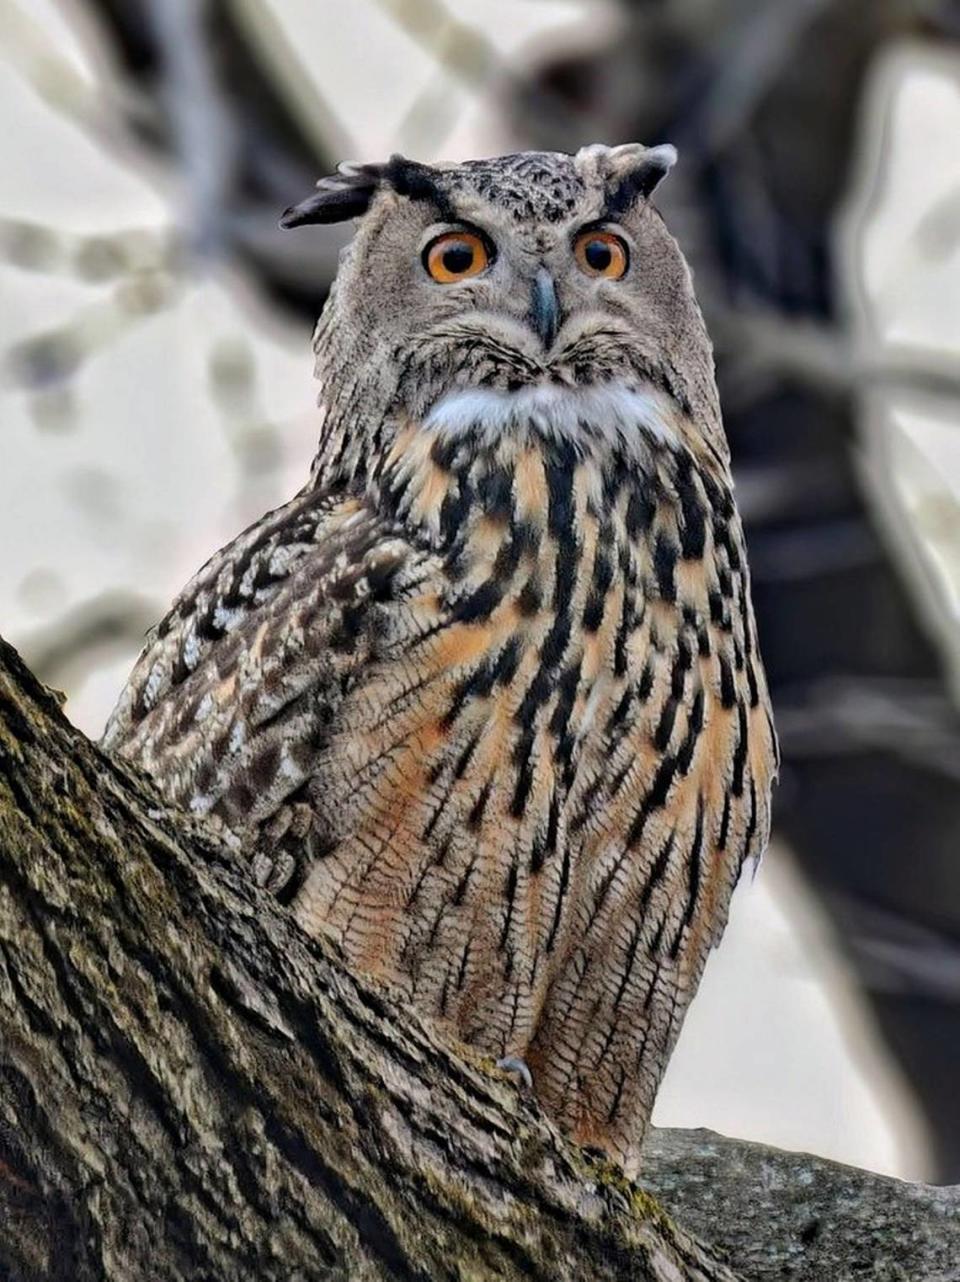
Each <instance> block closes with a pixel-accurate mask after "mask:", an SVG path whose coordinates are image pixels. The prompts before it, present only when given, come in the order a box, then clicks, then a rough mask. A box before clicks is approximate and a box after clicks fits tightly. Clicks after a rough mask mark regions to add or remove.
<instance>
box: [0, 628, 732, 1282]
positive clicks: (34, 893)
mask: <svg viewBox="0 0 960 1282" xmlns="http://www.w3.org/2000/svg"><path fill="white" fill-rule="evenodd" d="M0 1277H3V1278H4V1279H6V1278H11V1277H12V1278H14V1279H17V1280H18V1282H19V1280H20V1279H28V1278H50V1279H53V1278H56V1279H64V1280H66V1279H71V1282H86V1280H88V1279H89V1280H90V1282H113V1280H114V1279H116V1280H117V1282H120V1280H122V1282H138V1280H139V1279H144V1280H146V1279H149V1280H150V1282H165V1280H166V1279H170V1282H183V1280H184V1279H201V1278H202V1279H211V1280H212V1279H216V1280H217V1282H226V1280H227V1279H241V1278H242V1279H250V1278H257V1279H258V1280H262V1282H266V1280H267V1279H273V1278H276V1279H281V1278H282V1279H284V1280H285V1282H286V1280H288V1279H290V1280H292V1279H300V1280H302V1282H306V1280H307V1279H311V1280H312V1279H320V1278H323V1279H352V1280H355V1282H363V1280H364V1279H383V1278H389V1279H402V1280H403V1282H434V1280H435V1279H447V1278H449V1279H461V1280H463V1282H466V1280H467V1279H470V1280H471V1282H480V1280H481V1279H488V1278H543V1279H551V1280H552V1279H556V1278H558V1277H559V1278H571V1279H573V1278H577V1279H613V1278H618V1279H619V1278H631V1279H657V1280H661V1279H662V1280H664V1282H666V1280H667V1279H669V1280H670V1282H680V1280H681V1279H691V1280H693V1279H696V1280H697V1282H710V1280H715V1282H721V1280H725V1282H726V1280H730V1279H733V1277H734V1275H733V1274H732V1273H731V1272H729V1271H728V1270H727V1269H726V1268H725V1267H723V1266H722V1265H721V1264H719V1263H717V1262H716V1261H714V1260H712V1259H711V1258H710V1256H709V1254H708V1253H707V1252H706V1250H704V1249H702V1248H701V1247H700V1246H698V1245H697V1244H696V1243H695V1242H694V1241H693V1240H692V1239H691V1238H689V1237H688V1236H687V1235H686V1234H685V1233H683V1232H682V1231H681V1230H680V1229H678V1228H677V1227H676V1226H674V1224H673V1223H672V1222H671V1221H670V1220H669V1219H668V1218H667V1216H666V1215H665V1214H664V1213H663V1212H662V1211H661V1210H660V1209H659V1207H658V1206H657V1204H656V1203H655V1202H654V1200H653V1199H652V1198H651V1197H650V1196H649V1195H648V1194H645V1193H643V1192H642V1191H641V1190H640V1189H638V1188H636V1187H634V1186H631V1185H628V1184H626V1183H625V1182H624V1181H623V1180H622V1178H620V1177H619V1176H618V1175H617V1174H616V1173H615V1172H614V1171H613V1170H611V1169H610V1168H606V1167H604V1166H602V1165H599V1164H597V1163H594V1162H592V1161H590V1160H588V1159H587V1158H586V1157H585V1156H584V1155H583V1154H581V1153H580V1152H578V1151H577V1150H576V1149H575V1148H573V1147H572V1146H570V1145H568V1144H566V1143H564V1142H563V1141H562V1140H561V1139H560V1138H559V1136H558V1135H557V1134H556V1132H555V1131H554V1130H553V1129H552V1128H551V1127H550V1126H549V1125H548V1124H547V1123H546V1122H545V1121H544V1119H543V1118H541V1117H540V1115H539V1114H538V1112H537V1110H536V1108H535V1107H534V1105H533V1104H532V1102H530V1101H528V1100H525V1099H523V1098H522V1097H521V1096H520V1095H519V1094H518V1093H517V1090H516V1089H515V1088H514V1087H513V1086H512V1085H511V1084H510V1083H509V1082H506V1081H503V1080H501V1079H500V1078H499V1076H498V1075H497V1074H496V1072H495V1071H494V1070H492V1069H491V1067H490V1066H487V1065H485V1064H484V1063H483V1062H482V1061H480V1060H476V1061H475V1062H468V1061H467V1060H464V1059H462V1058H460V1057H458V1056H457V1055H456V1054H454V1053H452V1052H451V1050H450V1049H448V1048H446V1047H444V1045H443V1044H442V1043H441V1042H440V1041H438V1040H436V1039H435V1037H434V1036H433V1035H432V1034H431V1032H430V1030H429V1029H427V1028H426V1027H425V1026H423V1025H422V1024H421V1023H419V1022H418V1021H417V1020H416V1019H414V1018H412V1017H409V1016H407V1015H406V1014H404V1013H403V1012H401V1011H399V1010H398V1009H396V1008H394V1007H392V1006H391V1005H390V1003H389V1002H388V1001H386V1000H385V999H384V997H383V995H381V994H378V993H376V992H374V991H372V990H370V989H368V988H365V987H364V986H362V985H361V984H359V983H358V982H357V981H356V980H355V979H353V978H352V977H351V976H350V975H349V974H347V973H346V971H345V970H344V969H342V968H341V967H340V966H339V965H338V964H337V960H336V958H335V957H333V956H332V955H331V954H330V953H329V952H328V951H326V950H325V949H323V948H322V947H318V946H317V945H316V944H315V943H313V942H311V941H310V940H308V939H307V938H306V937H305V936H303V935H302V934H301V933H300V932H299V930H298V929H297V928H296V927H295V925H294V924H293V922H292V921H291V920H290V919H289V918H288V917H287V916H285V915H284V912H283V910H282V909H278V908H277V907H276V906H275V905H274V904H273V903H272V902H271V901H270V900H269V899H268V898H267V897H266V896H265V895H264V894H262V893H258V892H257V891H256V890H255V889H254V888H252V887H251V886H250V885H249V883H248V881H247V879H246V878H245V877H244V876H243V875H242V870H241V869H240V868H238V867H237V866H235V864H234V860H233V857H232V856H231V854H230V852H229V851H228V850H226V849H225V848H222V847H220V846H218V844H217V842H216V839H215V837H213V836H211V834H210V833H208V832H204V831H201V830H200V828H199V827H196V826H191V824H190V821H189V820H185V819H184V818H183V817H181V816H173V815H171V814H169V813H168V812H167V811H166V810H165V809H164V807H163V806H162V805H161V804H160V803H159V801H158V800H157V798H156V797H155V796H153V795H151V792H150V789H149V788H148V787H147V786H146V785H145V784H144V783H143V782H142V781H140V780H138V779H134V778H133V777H132V776H130V775H129V774H127V773H126V772H125V771H124V770H122V769H121V768H120V767H119V766H118V765H117V764H116V763H114V762H111V761H109V760H107V759H105V758H104V757H103V756H101V755H100V753H99V752H98V751H97V750H96V748H95V747H93V746H92V745H91V744H90V743H89V742H88V741H86V740H85V739H84V737H83V736H82V735H81V734H79V732H77V731H76V730H74V729H73V728H72V727H71V726H70V725H69V724H68V723H67V721H66V720H65V719H64V717H63V716H62V715H61V713H60V709H59V706H58V704H57V701H56V699H55V697H54V696H53V695H52V694H51V693H50V692H49V691H46V690H45V689H43V688H42V687H41V686H40V685H39V684H38V683H37V682H36V680H35V679H34V678H33V677H32V676H31V675H30V673H29V672H28V671H27V670H26V668H25V667H24V666H23V664H22V663H21V662H20V660H19V659H18V657H17V656H16V654H15V653H14V652H13V651H12V650H11V649H10V648H9V647H7V646H6V645H4V644H3V643H0Z"/></svg>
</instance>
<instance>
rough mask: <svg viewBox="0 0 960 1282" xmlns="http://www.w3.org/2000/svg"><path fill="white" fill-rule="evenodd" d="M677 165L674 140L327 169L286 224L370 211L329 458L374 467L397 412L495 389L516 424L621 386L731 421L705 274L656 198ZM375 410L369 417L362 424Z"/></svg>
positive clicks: (358, 252)
mask: <svg viewBox="0 0 960 1282" xmlns="http://www.w3.org/2000/svg"><path fill="white" fill-rule="evenodd" d="M675 160H676V152H675V150H674V148H673V147H671V146H669V145H663V146H658V147H644V146H641V145H640V144H627V145H624V146H618V147H606V146H602V145H599V144H596V145H592V146H588V147H584V148H582V149H581V150H580V151H578V152H577V153H576V154H575V155H565V154H562V153H556V152H522V153H519V154H516V155H509V156H499V157H493V158H490V159H486V160H471V161H466V162H463V163H460V164H437V165H425V164H421V163H418V162H415V161H411V160H407V159H404V158H403V157H400V156H395V157H394V158H393V159H392V160H390V161H389V162H388V163H386V164H378V165H372V164H364V165H354V164H344V165H341V166H340V167H339V169H338V171H337V173H336V174H335V175H333V176H331V177H329V178H324V179H322V180H321V181H320V183H318V185H317V189H316V191H315V192H314V193H313V194H311V195H310V196H309V197H308V198H307V199H306V200H305V201H303V202H302V203H301V204H299V205H295V206H293V207H292V208H291V209H289V210H287V212H286V214H285V215H284V217H283V219H282V225H283V226H285V227H295V226H299V225H301V224H305V223H335V222H341V221H344V220H347V219H352V218H355V219H358V220H359V221H358V229H357V234H356V235H355V237H354V239H353V241H352V242H351V244H350V245H349V246H348V248H347V249H346V250H345V251H344V253H343V255H342V258H341V264H340V270H339V272H338V275H337V281H336V284H335V287H334V290H333V291H332V293H331V296H330V299H329V300H328V303H327V307H326V308H325V310H324V314H323V316H322V317H321V321H320V323H319V325H318V328H317V336H316V351H317V374H318V377H319V378H320V380H321V384H322V390H321V403H322V405H323V408H324V410H325V413H326V415H327V420H328V421H327V424H326V429H325V432H324V436H325V438H326V440H325V441H322V442H321V454H322V455H323V454H324V453H326V455H327V457H328V459H332V456H335V457H336V461H337V467H338V470H340V471H341V473H342V472H343V471H344V469H345V470H346V471H347V472H352V473H357V472H360V473H362V472H364V471H365V470H366V468H367V467H368V465H369V462H370V454H371V452H372V451H373V450H375V449H376V447H377V445H378V444H379V445H380V446H381V447H382V445H383V444H385V443H386V442H385V441H384V440H383V439H382V438H383V434H384V430H385V429H384V427H383V425H384V424H385V423H389V421H390V419H391V415H393V416H394V417H396V415H397V414H402V415H406V416H409V417H411V418H413V419H414V420H418V421H425V420H426V419H428V418H429V416H430V415H431V413H433V414H435V415H436V413H438V412H439V411H438V410H437V407H438V406H442V407H447V410H448V412H449V413H450V414H454V413H455V412H456V410H457V407H458V406H459V407H460V409H461V412H462V413H467V414H470V413H475V411H476V407H477V404H478V402H479V399H480V397H481V396H486V397H487V400H488V403H495V404H496V405H499V406H500V407H501V410H500V412H499V419H498V422H499V423H500V425H501V426H504V425H506V424H508V423H509V412H508V411H507V410H505V409H503V408H502V407H505V406H509V405H510V404H513V403H516V404H518V405H520V404H533V403H535V402H536V403H538V404H541V405H543V406H548V405H554V406H556V405H561V404H567V403H573V402H572V401H570V398H569V396H568V395H567V394H568V393H571V392H573V393H580V394H581V396H590V395H594V394H597V393H599V392H600V391H602V390H603V389H609V388H616V389H617V394H618V395H619V394H621V393H624V394H627V395H629V394H630V391H631V389H638V388H647V389H650V388H653V389H656V390H657V391H658V392H659V393H660V394H661V395H662V396H664V397H666V398H669V399H670V401H671V402H672V403H675V404H676V405H677V406H678V407H679V408H680V409H681V410H682V411H683V412H684V413H685V414H686V415H688V416H691V417H693V418H699V419H701V420H702V421H706V422H712V421H713V420H714V419H716V418H717V410H716V394H715V387H714V382H713V366H712V356H711V351H710V345H709V341H708V339H707V336H706V333H705V330H704V326H703V322H702V318H701V315H700V312H699V309H698V307H697V304H696V301H695V299H694V294H693V288H692V282H691V277H690V272H689V269H688V267H687V264H686V261H685V259H684V257H683V255H682V253H681V251H680V249H679V247H678V245H677V243H676V241H675V240H674V239H673V237H672V236H671V235H670V233H669V232H668V231H667V229H666V226H665V225H664V222H663V220H662V218H661V217H660V215H659V214H658V213H657V211H656V209H655V208H654V207H653V205H652V204H651V196H652V195H653V192H654V190H655V189H656V187H657V185H658V184H659V183H660V181H661V180H662V179H663V178H664V177H665V175H666V174H667V173H668V172H669V171H670V169H671V167H672V166H673V164H674V162H675ZM345 396H346V397H347V398H348V399H349V401H350V405H349V407H348V406H347V405H345V404H341V403H340V402H341V401H342V400H343V398H344V397H345ZM490 398H499V399H497V400H495V401H491V399H490ZM471 406H472V407H473V408H472V409H471V408H470V407H471ZM361 407H362V408H361ZM348 414H349V415H351V416H352V419H351V422H352V424H353V426H351V427H350V428H349V430H348V429H347V426H346V422H345V415H348ZM358 414H359V415H360V417H361V418H363V419H369V420H370V422H367V423H366V427H365V428H363V427H361V428H360V429H359V430H358V426H357V417H358ZM371 433H374V434H375V435H376V439H371Z"/></svg>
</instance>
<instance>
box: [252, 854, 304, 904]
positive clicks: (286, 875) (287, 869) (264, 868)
mask: <svg viewBox="0 0 960 1282" xmlns="http://www.w3.org/2000/svg"><path fill="white" fill-rule="evenodd" d="M250 869H251V872H252V874H253V880H254V881H255V882H256V884H257V885H258V886H262V887H263V889H264V890H267V891H269V892H270V894H271V895H276V896H277V898H280V897H281V896H282V895H283V892H284V890H285V889H286V888H287V887H288V886H289V885H290V882H291V881H292V880H293V874H294V873H295V872H296V870H297V861H296V859H294V857H293V855H291V854H289V853H287V852H286V851H284V852H283V853H282V854H279V855H268V854H267V853H266V852H265V851H262V850H259V851H257V853H256V854H255V855H254V856H253V858H252V859H251V861H250Z"/></svg>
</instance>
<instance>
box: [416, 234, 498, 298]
mask: <svg viewBox="0 0 960 1282" xmlns="http://www.w3.org/2000/svg"><path fill="white" fill-rule="evenodd" d="M489 262H490V254H489V253H488V251H487V247H486V245H485V244H484V242H483V237H482V236H478V235H477V233H476V232H472V231H447V232H444V233H443V235H442V236H438V237H437V238H436V240H432V241H431V242H430V244H429V245H428V246H427V247H426V249H425V250H424V251H423V265H424V266H425V267H426V269H427V271H428V272H429V273H430V275H431V276H432V277H433V279H434V280H435V281H439V283H440V284H441V285H451V284H453V283H454V282H455V281H458V280H469V278H470V277H471V276H479V275H480V273H481V272H482V271H483V269H484V268H485V267H486V266H487V265H488V264H489Z"/></svg>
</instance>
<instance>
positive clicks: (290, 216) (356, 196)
mask: <svg viewBox="0 0 960 1282" xmlns="http://www.w3.org/2000/svg"><path fill="white" fill-rule="evenodd" d="M386 168H387V167H386V166H385V165H358V164H355V163H354V162H352V161H349V160H347V161H344V162H343V164H340V165H337V172H336V173H335V174H331V175H330V176H329V177H328V178H321V179H320V181H319V182H318V183H317V190H316V191H315V192H313V193H312V194H311V195H309V196H308V197H307V198H306V200H301V201H300V203H299V205H291V206H290V208H289V209H288V210H286V211H285V212H284V214H283V217H282V218H281V219H280V226H281V227H304V226H306V225H307V224H308V223H344V222H346V221H347V219H349V218H359V217H360V215H361V214H365V213H366V212H367V210H368V209H369V208H370V202H371V201H372V200H373V198H374V196H375V195H376V193H377V190H378V188H379V187H380V185H381V183H382V182H383V180H384V178H385V176H386Z"/></svg>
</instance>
